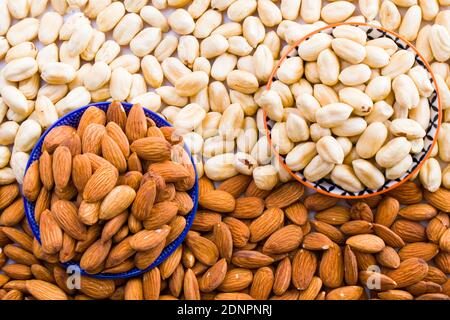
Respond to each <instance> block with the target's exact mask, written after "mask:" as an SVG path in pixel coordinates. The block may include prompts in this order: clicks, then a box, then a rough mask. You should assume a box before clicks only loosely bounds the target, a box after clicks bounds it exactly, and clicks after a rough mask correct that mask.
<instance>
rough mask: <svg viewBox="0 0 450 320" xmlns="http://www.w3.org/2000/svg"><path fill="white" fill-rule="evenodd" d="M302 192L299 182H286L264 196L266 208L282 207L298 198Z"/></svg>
mask: <svg viewBox="0 0 450 320" xmlns="http://www.w3.org/2000/svg"><path fill="white" fill-rule="evenodd" d="M303 193H304V188H303V185H302V184H301V183H299V182H287V183H285V184H283V185H281V186H279V187H278V188H276V189H275V190H273V191H272V192H271V193H270V195H269V196H268V197H267V198H266V206H267V208H275V207H276V208H284V207H287V206H289V205H290V204H292V203H294V202H295V201H297V200H299V199H300V198H301V196H302V195H303Z"/></svg>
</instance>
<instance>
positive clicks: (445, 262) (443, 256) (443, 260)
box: [434, 252, 450, 273]
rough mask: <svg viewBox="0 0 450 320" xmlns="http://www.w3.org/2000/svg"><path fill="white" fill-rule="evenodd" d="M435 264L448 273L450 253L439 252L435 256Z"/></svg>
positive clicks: (449, 269) (449, 270)
mask: <svg viewBox="0 0 450 320" xmlns="http://www.w3.org/2000/svg"><path fill="white" fill-rule="evenodd" d="M434 262H435V263H436V266H437V267H438V268H439V269H441V270H442V271H443V272H445V273H450V253H447V252H441V253H439V254H438V255H437V256H436V257H435V258H434Z"/></svg>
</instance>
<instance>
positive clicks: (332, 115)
mask: <svg viewBox="0 0 450 320" xmlns="http://www.w3.org/2000/svg"><path fill="white" fill-rule="evenodd" d="M352 112H353V108H352V107H351V106H349V105H348V104H345V103H333V104H328V105H326V106H324V107H322V108H320V109H318V110H317V111H316V113H315V115H316V121H317V123H318V124H319V125H320V126H321V127H324V128H333V127H337V126H339V125H341V124H343V123H344V122H345V120H347V119H348V118H349V117H350V114H351V113H352Z"/></svg>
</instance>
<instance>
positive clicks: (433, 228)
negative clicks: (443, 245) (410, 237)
mask: <svg viewBox="0 0 450 320" xmlns="http://www.w3.org/2000/svg"><path fill="white" fill-rule="evenodd" d="M449 226H450V218H449V216H448V214H445V213H443V212H440V213H438V214H437V216H436V217H434V218H433V219H431V221H430V222H429V223H428V225H427V229H426V232H427V237H428V239H429V240H430V241H431V242H434V243H439V240H440V239H441V237H442V235H443V234H444V233H445V231H447V229H448V228H449Z"/></svg>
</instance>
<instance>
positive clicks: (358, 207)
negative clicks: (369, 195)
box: [350, 201, 373, 222]
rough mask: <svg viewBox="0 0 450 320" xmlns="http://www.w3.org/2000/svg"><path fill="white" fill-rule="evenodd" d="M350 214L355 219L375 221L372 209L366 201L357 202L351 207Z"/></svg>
mask: <svg viewBox="0 0 450 320" xmlns="http://www.w3.org/2000/svg"><path fill="white" fill-rule="evenodd" d="M350 215H351V216H352V218H353V219H355V220H364V221H368V222H373V213H372V209H371V208H370V207H369V205H368V204H367V203H365V202H362V201H360V202H355V203H353V204H352V207H351V208H350Z"/></svg>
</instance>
